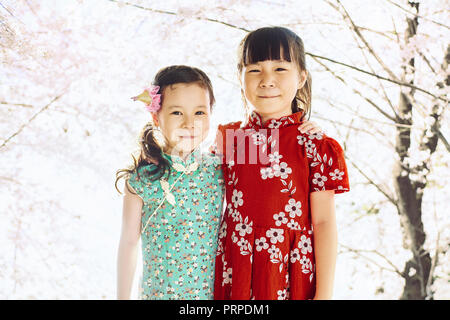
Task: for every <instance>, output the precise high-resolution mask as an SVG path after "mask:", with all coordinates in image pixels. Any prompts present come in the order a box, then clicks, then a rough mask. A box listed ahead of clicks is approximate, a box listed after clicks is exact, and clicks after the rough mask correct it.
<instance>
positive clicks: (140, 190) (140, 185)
mask: <svg viewBox="0 0 450 320" xmlns="http://www.w3.org/2000/svg"><path fill="white" fill-rule="evenodd" d="M137 170H139V175H138V174H137V171H134V172H133V173H132V174H131V175H130V177H129V178H128V180H127V182H128V184H129V185H130V187H132V188H133V190H134V191H136V193H137V195H138V196H139V197H141V198H142V199H145V197H144V192H145V188H144V187H145V186H146V184H147V183H146V181H147V180H148V175H147V172H145V171H146V170H145V169H144V168H143V167H140V168H138V169H137Z"/></svg>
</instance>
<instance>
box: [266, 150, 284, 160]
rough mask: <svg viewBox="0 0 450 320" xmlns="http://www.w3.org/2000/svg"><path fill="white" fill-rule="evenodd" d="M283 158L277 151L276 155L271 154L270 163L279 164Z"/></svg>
mask: <svg viewBox="0 0 450 320" xmlns="http://www.w3.org/2000/svg"><path fill="white" fill-rule="evenodd" d="M281 158H283V156H282V155H281V154H279V153H278V151H275V152H274V153H270V154H269V161H270V162H275V163H279V162H280V159H281Z"/></svg>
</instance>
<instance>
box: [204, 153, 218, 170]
mask: <svg viewBox="0 0 450 320" xmlns="http://www.w3.org/2000/svg"><path fill="white" fill-rule="evenodd" d="M200 155H201V163H203V164H204V165H206V166H214V167H218V166H219V165H220V164H221V158H220V157H219V156H218V155H216V154H215V153H212V152H209V151H207V152H202V153H201V154H200Z"/></svg>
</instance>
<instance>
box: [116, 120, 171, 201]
mask: <svg viewBox="0 0 450 320" xmlns="http://www.w3.org/2000/svg"><path fill="white" fill-rule="evenodd" d="M155 130H156V129H155V127H154V125H153V124H152V123H151V122H148V123H147V124H146V125H145V127H144V128H143V129H142V131H141V134H140V137H139V146H140V150H141V151H140V154H139V156H138V159H137V160H136V158H135V156H134V155H131V156H132V158H133V164H132V165H131V166H130V167H128V168H125V169H120V170H118V171H117V172H116V182H115V187H116V190H117V191H118V192H119V193H122V192H120V190H119V188H118V187H117V183H118V182H119V180H120V179H122V178H125V180H127V179H129V177H130V175H132V174H133V173H135V172H136V174H137V176H138V177H139V178H140V175H139V170H138V169H139V168H140V167H142V166H144V165H148V164H150V163H153V164H154V165H155V166H154V168H153V169H152V170H150V171H149V172H148V173H149V175H150V180H152V181H154V180H157V179H160V178H161V177H162V176H163V175H164V174H165V173H166V169H167V174H170V164H169V161H168V160H167V159H166V158H164V157H163V151H162V149H161V147H160V145H159V144H158V142H157V141H156V139H155V135H154V132H155ZM125 186H126V188H127V189H128V191H129V192H131V193H134V192H133V191H132V190H130V189H129V188H128V184H125Z"/></svg>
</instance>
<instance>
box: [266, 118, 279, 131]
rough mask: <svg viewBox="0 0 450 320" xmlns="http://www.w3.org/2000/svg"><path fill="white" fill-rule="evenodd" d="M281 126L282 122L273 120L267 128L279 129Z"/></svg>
mask: <svg viewBox="0 0 450 320" xmlns="http://www.w3.org/2000/svg"><path fill="white" fill-rule="evenodd" d="M280 126H281V121H278V120H275V119H273V120H271V121H270V124H269V125H268V126H267V127H268V128H270V129H278V128H279V127H280Z"/></svg>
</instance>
